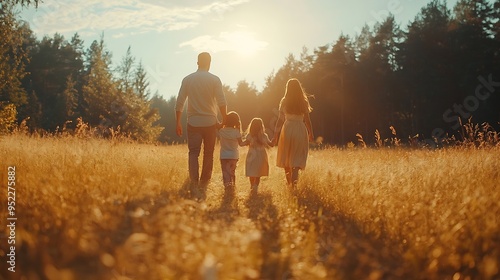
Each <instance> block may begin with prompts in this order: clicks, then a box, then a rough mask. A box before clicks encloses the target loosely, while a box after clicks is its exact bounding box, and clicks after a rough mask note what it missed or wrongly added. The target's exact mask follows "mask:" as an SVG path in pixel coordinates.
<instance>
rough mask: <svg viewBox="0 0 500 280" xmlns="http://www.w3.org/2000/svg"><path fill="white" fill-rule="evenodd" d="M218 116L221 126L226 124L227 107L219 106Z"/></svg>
mask: <svg viewBox="0 0 500 280" xmlns="http://www.w3.org/2000/svg"><path fill="white" fill-rule="evenodd" d="M219 110H220V114H221V115H222V124H225V123H226V117H227V106H226V105H223V106H219Z"/></svg>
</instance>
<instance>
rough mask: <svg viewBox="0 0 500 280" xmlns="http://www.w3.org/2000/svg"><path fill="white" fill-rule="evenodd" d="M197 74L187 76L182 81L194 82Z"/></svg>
mask: <svg viewBox="0 0 500 280" xmlns="http://www.w3.org/2000/svg"><path fill="white" fill-rule="evenodd" d="M196 73H197V72H193V73H191V74H189V75H187V76H186V77H184V79H182V82H188V81H189V80H192V79H193V78H194V77H196Z"/></svg>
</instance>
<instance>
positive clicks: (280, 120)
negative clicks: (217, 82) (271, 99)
mask: <svg viewBox="0 0 500 280" xmlns="http://www.w3.org/2000/svg"><path fill="white" fill-rule="evenodd" d="M284 122H285V114H284V113H283V111H281V110H280V111H279V115H278V120H277V121H276V126H275V127H274V135H273V139H271V142H272V143H273V146H274V145H276V142H277V141H278V135H279V134H280V132H281V128H282V127H283V123H284Z"/></svg>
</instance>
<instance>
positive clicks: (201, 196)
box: [178, 177, 209, 201]
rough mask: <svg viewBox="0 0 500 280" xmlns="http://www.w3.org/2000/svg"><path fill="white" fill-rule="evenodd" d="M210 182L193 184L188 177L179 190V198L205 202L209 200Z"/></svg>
mask: <svg viewBox="0 0 500 280" xmlns="http://www.w3.org/2000/svg"><path fill="white" fill-rule="evenodd" d="M208 184H209V182H200V183H193V182H191V180H190V179H189V177H187V178H186V179H185V180H184V183H183V184H182V186H181V188H180V189H179V193H178V194H179V196H180V197H182V198H184V199H191V200H197V201H204V200H205V199H206V198H207V187H208Z"/></svg>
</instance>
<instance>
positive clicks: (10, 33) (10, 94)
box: [0, 3, 30, 106]
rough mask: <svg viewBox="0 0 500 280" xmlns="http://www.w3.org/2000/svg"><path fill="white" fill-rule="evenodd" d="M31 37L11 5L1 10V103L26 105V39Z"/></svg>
mask: <svg viewBox="0 0 500 280" xmlns="http://www.w3.org/2000/svg"><path fill="white" fill-rule="evenodd" d="M29 35H30V31H29V30H28V28H27V26H26V25H23V24H21V23H20V22H19V21H17V20H16V18H15V16H14V14H13V7H12V5H11V4H8V3H7V4H3V3H2V6H1V9H0V38H2V39H1V40H0V101H6V102H10V103H13V104H14V105H16V106H21V105H24V104H26V101H27V100H26V92H25V90H24V89H23V88H22V86H21V80H22V78H23V77H24V76H25V75H26V71H25V65H26V62H27V50H26V49H25V48H23V42H24V39H25V38H26V37H27V36H29Z"/></svg>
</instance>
